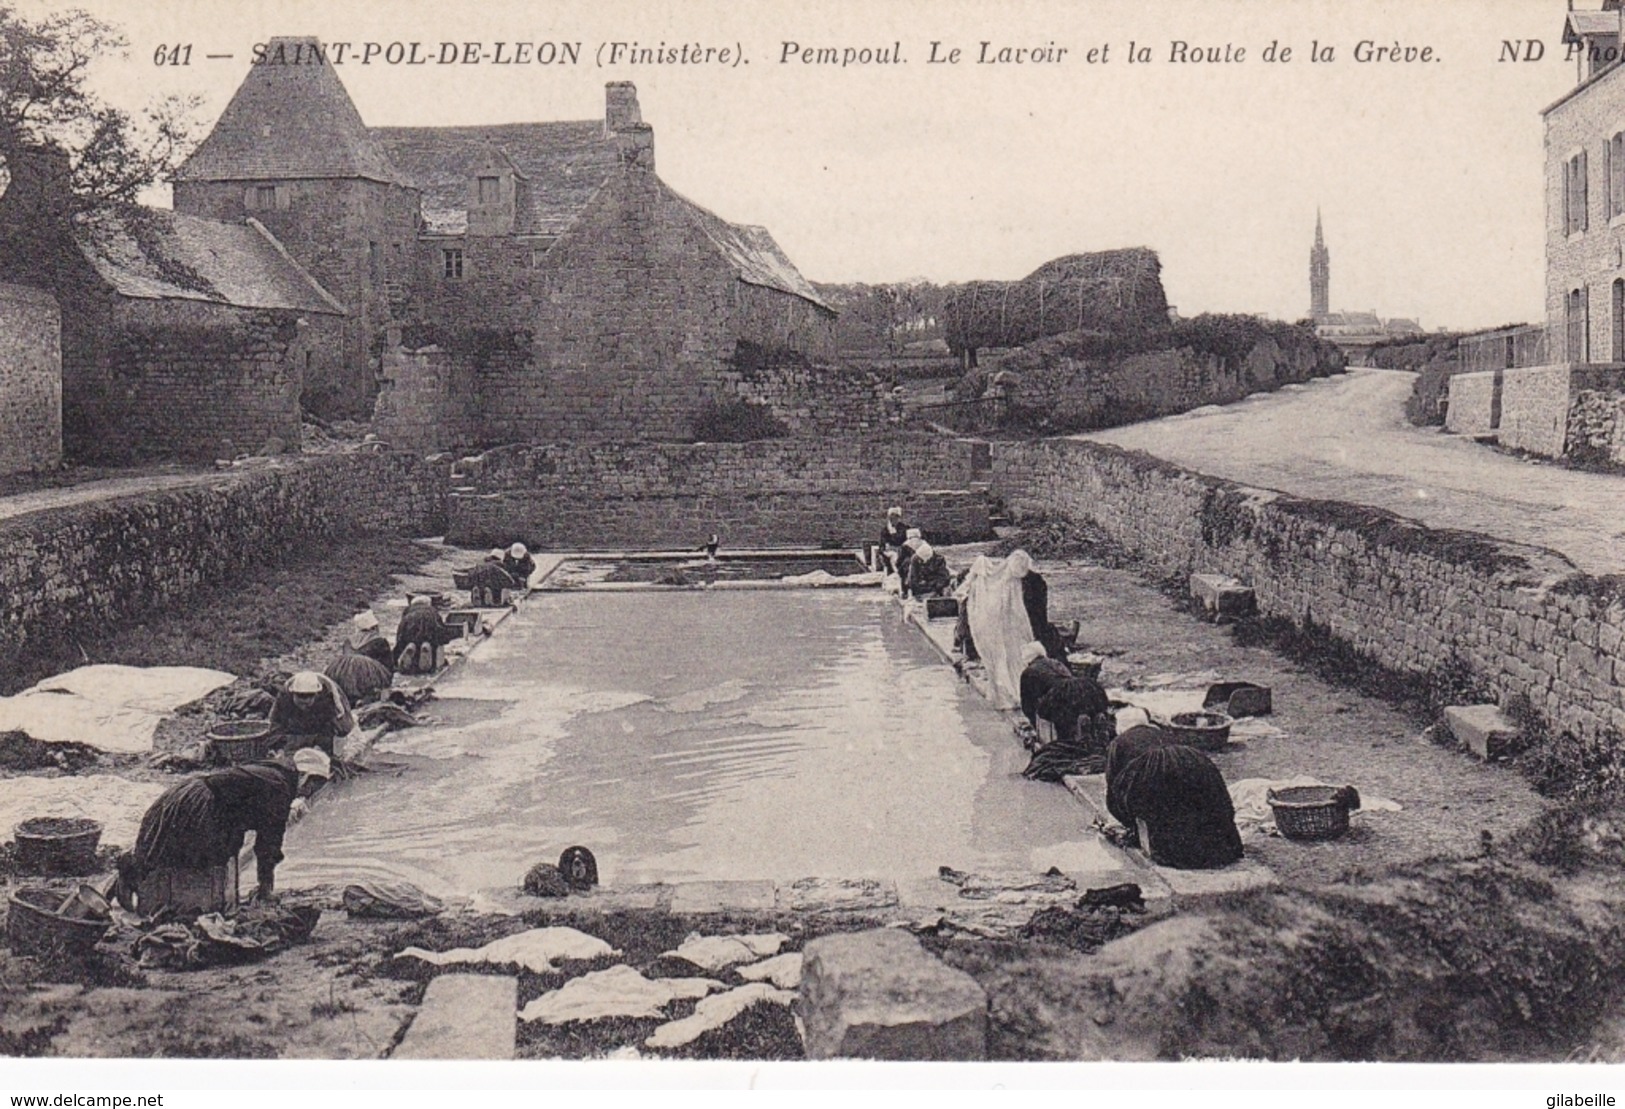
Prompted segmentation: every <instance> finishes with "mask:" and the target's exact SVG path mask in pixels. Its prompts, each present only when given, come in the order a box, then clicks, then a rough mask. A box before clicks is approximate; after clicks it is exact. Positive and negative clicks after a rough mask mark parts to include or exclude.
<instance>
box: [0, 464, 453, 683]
mask: <svg viewBox="0 0 1625 1109" xmlns="http://www.w3.org/2000/svg"><path fill="white" fill-rule="evenodd" d="M444 481H445V478H444V475H443V474H441V473H439V472H437V471H435V470H434V469H433V468H431V467H430V466H429V465H428V464H426V463H425V462H423V461H422V460H421V459H419V458H417V457H415V456H413V455H410V454H405V453H389V454H370V455H361V454H355V455H336V456H326V457H321V458H312V459H308V460H305V461H301V462H299V463H295V464H291V465H288V466H286V467H277V468H269V469H262V470H253V471H248V472H244V473H242V474H241V475H236V476H233V477H231V478H228V479H225V480H223V481H221V482H219V483H217V484H209V485H203V486H194V487H189V488H182V489H174V490H167V491H162V492H157V493H149V494H141V495H137V496H131V497H121V498H118V499H116V500H109V501H97V502H94V503H90V504H83V505H73V506H70V507H66V508H58V509H50V510H46V511H43V512H34V513H29V514H27V515H22V516H15V517H11V518H9V519H4V520H0V654H4V655H5V656H6V657H11V656H12V655H14V654H15V653H17V652H19V651H25V650H41V649H48V648H51V647H56V646H60V645H62V644H71V643H73V642H74V641H75V640H77V639H79V638H82V637H84V636H85V635H87V634H88V633H92V632H94V631H96V630H98V629H101V628H103V627H105V626H107V625H109V624H112V623H116V622H119V621H123V620H127V619H131V618H133V617H137V616H140V615H141V614H142V613H144V612H148V611H151V610H155V609H161V608H165V607H168V606H170V605H173V604H175V603H177V602H180V601H183V600H184V599H185V598H186V597H187V596H189V595H190V594H191V593H193V592H194V591H196V590H198V589H200V588H204V587H207V586H211V585H216V584H219V583H222V582H227V581H230V580H231V579H232V578H233V577H234V576H236V575H237V574H238V572H239V571H241V569H242V568H243V567H244V566H247V565H252V564H255V563H260V562H268V561H271V560H274V559H276V558H279V557H281V556H283V555H285V554H287V553H289V552H293V551H297V550H299V549H300V548H302V547H306V546H309V545H311V544H316V543H322V542H326V541H330V540H332V539H335V538H339V537H342V536H345V535H352V534H358V533H368V532H385V533H391V534H396V535H434V534H437V533H439V532H440V531H442V530H443V528H444V523H445V501H444V494H443V488H444Z"/></svg>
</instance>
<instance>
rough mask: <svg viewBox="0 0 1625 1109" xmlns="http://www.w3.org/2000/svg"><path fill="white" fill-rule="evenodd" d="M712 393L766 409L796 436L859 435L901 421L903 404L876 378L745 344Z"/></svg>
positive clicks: (861, 371) (853, 370)
mask: <svg viewBox="0 0 1625 1109" xmlns="http://www.w3.org/2000/svg"><path fill="white" fill-rule="evenodd" d="M717 379H718V380H717V383H716V384H715V385H713V386H711V387H710V388H711V389H712V390H713V391H714V392H716V393H719V394H721V395H722V396H733V397H738V398H739V399H741V400H745V401H749V402H750V403H752V404H760V405H764V406H765V407H767V408H768V409H770V410H771V411H772V413H773V415H774V416H776V417H778V418H779V419H780V420H782V421H783V422H784V425H785V426H786V427H787V428H788V429H789V431H790V434H792V435H856V434H861V433H864V432H872V431H884V430H886V429H887V428H889V427H890V426H892V425H894V424H898V423H901V422H902V418H903V404H902V401H901V399H899V398H894V397H893V396H892V391H891V387H890V386H889V385H887V383H886V382H884V381H882V380H881V379H880V378H879V377H878V376H876V375H875V374H872V373H869V372H867V371H865V370H861V369H857V368H853V367H848V366H831V365H827V364H823V363H819V362H814V361H812V360H811V359H809V358H807V357H806V356H804V355H802V354H798V353H796V352H794V351H786V350H772V349H769V348H765V347H761V346H758V345H757V344H754V343H747V342H741V343H739V344H738V346H737V347H736V348H735V352H734V357H733V358H732V360H730V361H729V362H728V363H726V364H725V365H724V366H723V367H722V368H721V370H720V372H719V373H718V374H717Z"/></svg>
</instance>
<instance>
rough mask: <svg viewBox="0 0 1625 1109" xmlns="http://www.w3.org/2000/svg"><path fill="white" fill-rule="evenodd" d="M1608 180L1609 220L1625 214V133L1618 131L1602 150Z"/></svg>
mask: <svg viewBox="0 0 1625 1109" xmlns="http://www.w3.org/2000/svg"><path fill="white" fill-rule="evenodd" d="M1602 152H1603V166H1604V170H1603V172H1604V174H1605V175H1606V176H1607V178H1608V218H1609V219H1613V218H1614V217H1615V216H1617V215H1621V214H1625V131H1616V132H1614V135H1613V137H1612V138H1610V139H1609V140H1608V145H1607V146H1605V147H1603V148H1602Z"/></svg>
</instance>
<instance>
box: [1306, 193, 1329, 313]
mask: <svg viewBox="0 0 1625 1109" xmlns="http://www.w3.org/2000/svg"><path fill="white" fill-rule="evenodd" d="M1331 283H1332V256H1331V251H1329V250H1327V249H1326V236H1325V233H1324V232H1323V231H1322V230H1321V225H1320V209H1319V208H1318V207H1317V208H1316V209H1315V245H1314V248H1313V249H1312V250H1310V251H1309V318H1310V319H1312V320H1314V321H1315V322H1316V323H1319V322H1320V321H1322V320H1324V319H1325V318H1326V317H1327V316H1328V315H1330V314H1331Z"/></svg>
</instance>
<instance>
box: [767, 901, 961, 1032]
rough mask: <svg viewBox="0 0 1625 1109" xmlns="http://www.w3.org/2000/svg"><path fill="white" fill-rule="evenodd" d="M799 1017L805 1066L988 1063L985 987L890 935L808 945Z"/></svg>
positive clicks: (903, 937) (901, 936)
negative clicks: (826, 1062) (810, 1062)
mask: <svg viewBox="0 0 1625 1109" xmlns="http://www.w3.org/2000/svg"><path fill="white" fill-rule="evenodd" d="M796 1013H797V1015H798V1016H799V1017H800V1018H801V1025H802V1043H803V1046H804V1047H805V1049H806V1052H807V1058H809V1059H837V1058H847V1059H889V1060H911V1061H931V1062H952V1061H970V1060H980V1059H985V1058H986V1057H987V994H986V993H985V992H984V991H983V990H982V987H981V986H979V985H977V983H976V980H975V979H973V978H972V977H971V976H970V975H968V974H965V973H964V972H963V971H958V970H955V969H953V968H952V967H949V966H948V965H947V964H945V963H943V962H941V961H940V960H938V959H937V958H935V957H934V956H932V955H930V954H928V953H927V952H926V950H925V949H924V948H923V947H921V946H920V942H919V941H918V940H916V939H915V938H914V937H913V936H911V935H909V934H908V933H906V932H902V931H899V930H897V929H894V928H881V929H876V930H873V931H869V932H850V933H844V934H838V935H833V936H824V937H822V938H820V939H816V940H813V941H812V942H810V943H808V944H807V947H806V950H805V952H804V956H803V962H802V972H801V996H800V997H799V998H798V999H797V1001H796Z"/></svg>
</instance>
